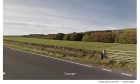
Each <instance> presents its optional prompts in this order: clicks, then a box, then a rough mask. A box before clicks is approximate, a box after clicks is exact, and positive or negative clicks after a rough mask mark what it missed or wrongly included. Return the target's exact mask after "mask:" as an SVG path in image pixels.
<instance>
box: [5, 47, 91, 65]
mask: <svg viewBox="0 0 140 84" xmlns="http://www.w3.org/2000/svg"><path fill="white" fill-rule="evenodd" d="M4 47H7V46H4ZM7 48H10V49H13V50H16V51H21V52H25V53H30V54H34V55H39V56H43V57H48V58H52V59H56V60H60V61H64V62H68V63H72V64H77V65H81V66H86V67H92V66H90V65H86V64H81V63H77V62H72V61H67V60H63V59H59V58H55V57H50V56H46V55H41V54H37V53H32V52H28V51H24V50H18V49H15V48H11V47H7Z"/></svg>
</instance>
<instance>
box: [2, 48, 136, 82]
mask: <svg viewBox="0 0 140 84" xmlns="http://www.w3.org/2000/svg"><path fill="white" fill-rule="evenodd" d="M3 53H4V56H3V72H4V74H3V79H4V80H136V77H133V76H127V75H123V74H120V73H117V72H110V71H105V70H102V69H99V68H95V67H86V66H82V65H78V64H73V63H69V62H65V61H61V60H57V59H53V58H49V57H42V56H39V55H35V54H31V53H26V52H22V51H17V50H14V49H11V48H7V47H4V48H3Z"/></svg>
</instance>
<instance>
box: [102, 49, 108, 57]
mask: <svg viewBox="0 0 140 84" xmlns="http://www.w3.org/2000/svg"><path fill="white" fill-rule="evenodd" d="M102 53H103V58H107V54H106V50H105V49H104V50H103V52H102Z"/></svg>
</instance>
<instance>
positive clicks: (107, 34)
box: [23, 30, 137, 44]
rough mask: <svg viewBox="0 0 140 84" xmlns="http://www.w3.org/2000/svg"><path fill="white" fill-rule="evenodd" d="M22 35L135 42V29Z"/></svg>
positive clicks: (59, 38) (90, 40) (72, 39)
mask: <svg viewBox="0 0 140 84" xmlns="http://www.w3.org/2000/svg"><path fill="white" fill-rule="evenodd" d="M23 36H24V37H33V38H43V39H52V40H67V41H87V42H106V43H130V44H136V43H137V36H136V31H129V32H122V31H119V32H118V31H111V30H106V31H89V32H82V33H76V32H74V33H69V34H64V33H57V34H48V35H44V34H30V35H23Z"/></svg>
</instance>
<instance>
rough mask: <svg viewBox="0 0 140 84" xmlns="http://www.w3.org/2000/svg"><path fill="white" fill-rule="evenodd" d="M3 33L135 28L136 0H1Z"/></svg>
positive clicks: (47, 32) (20, 33) (18, 33)
mask: <svg viewBox="0 0 140 84" xmlns="http://www.w3.org/2000/svg"><path fill="white" fill-rule="evenodd" d="M3 14H4V20H3V21H4V22H3V24H4V28H3V30H4V35H25V34H26V35H27V34H53V33H59V32H61V33H72V32H84V31H94V30H113V29H122V28H132V27H133V28H134V27H135V28H136V25H137V24H136V18H137V17H136V0H4V11H3Z"/></svg>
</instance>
